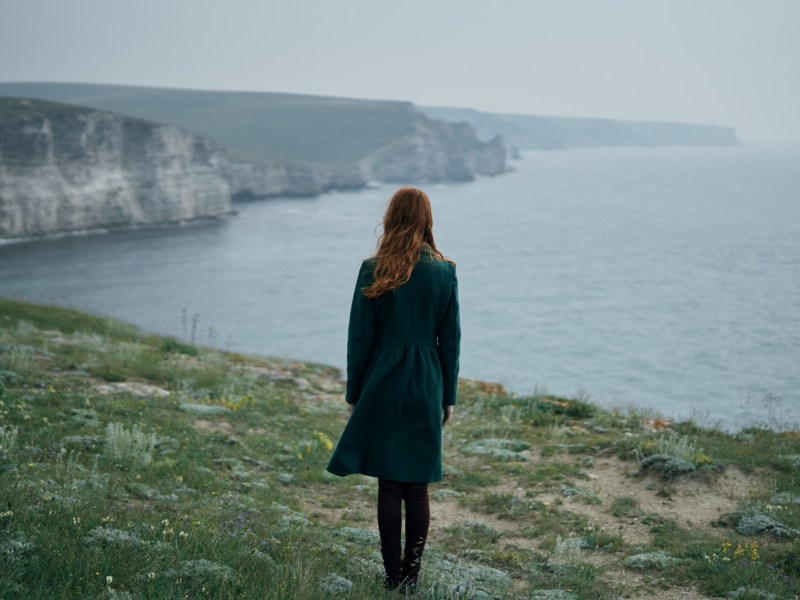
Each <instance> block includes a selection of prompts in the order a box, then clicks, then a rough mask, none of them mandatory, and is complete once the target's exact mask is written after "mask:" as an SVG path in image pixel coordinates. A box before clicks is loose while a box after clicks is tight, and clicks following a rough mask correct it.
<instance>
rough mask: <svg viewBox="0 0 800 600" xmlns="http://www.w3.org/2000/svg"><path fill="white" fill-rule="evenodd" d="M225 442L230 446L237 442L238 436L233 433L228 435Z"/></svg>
mask: <svg viewBox="0 0 800 600" xmlns="http://www.w3.org/2000/svg"><path fill="white" fill-rule="evenodd" d="M225 443H226V444H228V445H230V446H234V445H236V444H238V443H239V438H237V437H236V436H235V435H229V436H228V438H227V439H226V440H225Z"/></svg>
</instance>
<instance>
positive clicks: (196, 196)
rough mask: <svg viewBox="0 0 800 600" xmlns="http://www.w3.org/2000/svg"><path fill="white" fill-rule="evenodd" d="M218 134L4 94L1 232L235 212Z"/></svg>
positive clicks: (1, 102) (33, 231)
mask: <svg viewBox="0 0 800 600" xmlns="http://www.w3.org/2000/svg"><path fill="white" fill-rule="evenodd" d="M227 170H228V161H227V158H226V157H225V153H224V150H223V148H222V147H221V146H220V145H219V144H218V143H216V142H213V141H211V140H208V139H205V138H201V137H198V136H196V135H193V134H190V133H187V132H185V131H182V130H180V129H178V128H176V127H174V126H171V125H159V124H156V123H151V122H148V121H142V120H138V119H133V118H128V117H124V116H121V115H117V114H114V113H109V112H104V111H99V110H94V109H90V108H85V107H79V106H71V105H64V104H57V103H52V102H44V101H39V100H27V99H10V98H9V99H0V238H14V237H26V236H36V235H46V234H50V233H56V232H62V231H73V230H82V229H93V228H105V227H115V226H124V225H133V224H144V223H158V222H165V221H178V220H184V219H192V218H195V217H201V216H211V215H219V214H223V213H227V212H230V211H231V193H230V186H229V183H228V177H227V175H228V173H227Z"/></svg>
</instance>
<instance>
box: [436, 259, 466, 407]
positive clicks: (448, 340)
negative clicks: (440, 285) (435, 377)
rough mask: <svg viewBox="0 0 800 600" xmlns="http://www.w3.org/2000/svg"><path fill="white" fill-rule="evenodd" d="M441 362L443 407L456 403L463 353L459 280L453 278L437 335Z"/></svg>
mask: <svg viewBox="0 0 800 600" xmlns="http://www.w3.org/2000/svg"><path fill="white" fill-rule="evenodd" d="M436 339H437V341H438V346H437V350H438V352H439V361H440V362H441V364H442V377H443V382H444V398H443V399H442V406H451V405H453V404H455V403H456V393H457V391H458V368H459V354H460V351H461V320H460V316H459V313H458V279H457V278H456V277H455V275H454V276H453V287H452V289H451V291H450V300H449V301H448V303H447V309H446V310H445V313H444V317H443V318H442V322H441V324H440V325H439V331H438V332H437V334H436Z"/></svg>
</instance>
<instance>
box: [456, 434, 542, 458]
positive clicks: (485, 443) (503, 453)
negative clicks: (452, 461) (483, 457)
mask: <svg viewBox="0 0 800 600" xmlns="http://www.w3.org/2000/svg"><path fill="white" fill-rule="evenodd" d="M530 449H531V445H530V444H529V443H528V442H523V441H521V440H503V439H494V438H486V439H483V440H476V441H474V442H470V443H469V444H467V445H466V446H464V447H463V448H461V452H462V453H463V454H466V455H467V456H474V455H477V454H488V455H490V456H493V457H495V458H499V459H502V460H520V461H525V460H528V451H529V450H530Z"/></svg>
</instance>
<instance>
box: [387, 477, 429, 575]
mask: <svg viewBox="0 0 800 600" xmlns="http://www.w3.org/2000/svg"><path fill="white" fill-rule="evenodd" d="M402 502H405V505H406V547H405V552H404V553H403V558H402V559H401V558H400V531H401V529H402V515H401V503H402ZM430 522H431V509H430V504H429V503H428V484H427V483H403V482H400V481H388V480H386V479H378V529H379V530H380V534H381V554H382V555H383V566H384V568H385V569H386V581H387V582H388V583H389V584H399V583H400V582H401V581H403V580H405V581H406V582H411V583H415V582H416V581H417V575H418V574H419V568H420V563H421V561H422V551H423V550H424V549H425V540H426V538H427V537H428V526H429V525H430Z"/></svg>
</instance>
